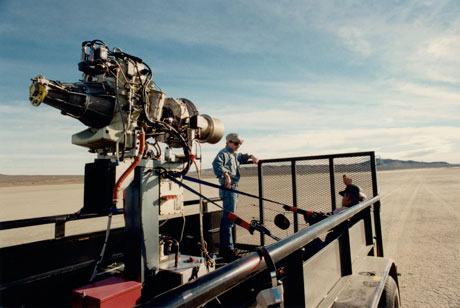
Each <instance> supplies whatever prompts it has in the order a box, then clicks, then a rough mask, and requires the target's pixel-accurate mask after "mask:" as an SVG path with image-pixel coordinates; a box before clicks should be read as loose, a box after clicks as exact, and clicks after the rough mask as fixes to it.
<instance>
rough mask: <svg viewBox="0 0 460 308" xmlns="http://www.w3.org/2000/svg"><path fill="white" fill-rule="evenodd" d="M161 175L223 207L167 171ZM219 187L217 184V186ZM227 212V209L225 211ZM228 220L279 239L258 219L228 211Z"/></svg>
mask: <svg viewBox="0 0 460 308" xmlns="http://www.w3.org/2000/svg"><path fill="white" fill-rule="evenodd" d="M162 176H164V177H166V178H168V179H170V180H171V181H173V182H174V183H176V184H178V185H181V186H182V187H184V188H185V189H187V190H189V191H191V192H192V193H194V194H196V195H197V196H198V197H201V198H203V199H205V200H206V201H208V202H210V203H212V204H214V205H215V206H217V207H218V208H220V209H222V210H224V208H223V207H222V206H221V205H219V204H217V203H216V202H214V201H212V200H211V199H209V198H208V197H206V196H204V195H202V194H200V193H199V192H198V191H196V190H194V189H193V188H191V187H190V186H188V185H187V184H184V183H183V182H181V181H179V180H177V179H176V178H175V177H174V176H172V175H170V174H169V173H162ZM218 187H219V186H218ZM235 192H238V191H235ZM227 212H228V211H227ZM226 218H227V219H228V220H230V221H231V222H233V223H234V224H236V225H238V226H240V227H242V228H244V229H246V230H248V231H249V233H251V234H254V230H256V231H259V232H260V233H263V234H265V235H267V236H269V237H271V238H272V239H274V240H275V241H279V240H281V239H280V238H279V237H276V236H275V235H273V234H272V233H271V232H270V230H268V229H267V228H266V227H264V225H263V224H262V223H261V222H260V221H259V220H255V219H253V220H251V222H250V223H249V222H247V221H245V220H244V219H242V218H241V217H239V216H238V215H236V214H235V213H233V212H228V214H227V217H226Z"/></svg>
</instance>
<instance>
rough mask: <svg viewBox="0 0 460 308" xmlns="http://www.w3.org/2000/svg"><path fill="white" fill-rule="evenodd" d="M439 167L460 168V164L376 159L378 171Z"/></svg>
mask: <svg viewBox="0 0 460 308" xmlns="http://www.w3.org/2000/svg"><path fill="white" fill-rule="evenodd" d="M440 167H460V164H449V163H446V162H443V161H435V162H428V163H426V162H419V161H414V160H398V159H384V158H382V159H377V169H378V170H394V169H413V168H440Z"/></svg>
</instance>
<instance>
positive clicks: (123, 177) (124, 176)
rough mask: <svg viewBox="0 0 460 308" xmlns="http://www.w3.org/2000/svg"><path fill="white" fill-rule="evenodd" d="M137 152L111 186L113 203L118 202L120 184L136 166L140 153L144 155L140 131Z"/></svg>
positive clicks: (142, 135)
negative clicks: (129, 164)
mask: <svg viewBox="0 0 460 308" xmlns="http://www.w3.org/2000/svg"><path fill="white" fill-rule="evenodd" d="M139 142H140V144H139V153H138V154H137V156H136V158H135V159H134V161H133V163H132V164H131V166H129V168H128V169H126V171H125V172H124V173H123V174H122V176H121V177H120V178H119V179H118V181H117V183H116V184H115V187H114V188H113V196H112V198H113V204H114V205H116V204H117V203H118V196H119V194H120V189H121V184H123V182H124V181H125V180H126V178H127V177H128V175H129V174H130V173H131V172H132V171H133V170H134V168H136V167H137V165H138V164H139V162H140V161H141V159H142V155H144V148H145V133H144V132H143V131H141V132H140V133H139Z"/></svg>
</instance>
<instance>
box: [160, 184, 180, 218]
mask: <svg viewBox="0 0 460 308" xmlns="http://www.w3.org/2000/svg"><path fill="white" fill-rule="evenodd" d="M183 210H184V195H183V188H182V187H181V186H179V184H177V183H174V182H172V181H169V180H161V182H160V215H168V214H175V213H181V212H182V211H183Z"/></svg>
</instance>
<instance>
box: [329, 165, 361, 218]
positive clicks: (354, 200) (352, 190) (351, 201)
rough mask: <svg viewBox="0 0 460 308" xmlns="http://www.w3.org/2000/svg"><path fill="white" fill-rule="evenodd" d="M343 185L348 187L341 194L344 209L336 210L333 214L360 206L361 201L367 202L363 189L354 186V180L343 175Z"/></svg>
mask: <svg viewBox="0 0 460 308" xmlns="http://www.w3.org/2000/svg"><path fill="white" fill-rule="evenodd" d="M343 183H344V184H345V185H346V187H345V189H344V190H343V191H341V192H339V195H341V196H342V197H343V198H342V207H339V208H336V209H335V210H334V211H333V212H332V214H337V213H340V212H342V211H344V210H346V209H347V208H349V207H351V206H353V205H356V204H358V203H359V202H361V201H364V200H366V195H365V194H364V193H363V191H362V189H361V188H360V187H359V186H357V185H354V184H352V179H351V178H349V177H347V176H346V175H345V174H344V175H343Z"/></svg>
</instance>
